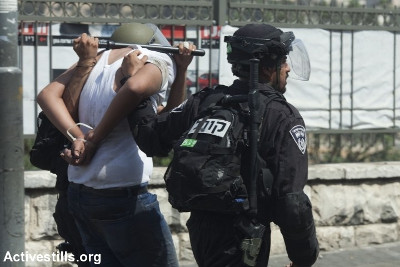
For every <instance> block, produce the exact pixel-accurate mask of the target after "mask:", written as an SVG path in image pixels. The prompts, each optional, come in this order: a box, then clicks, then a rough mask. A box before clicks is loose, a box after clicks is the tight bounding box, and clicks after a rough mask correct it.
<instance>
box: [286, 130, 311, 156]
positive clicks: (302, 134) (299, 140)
mask: <svg viewBox="0 0 400 267" xmlns="http://www.w3.org/2000/svg"><path fill="white" fill-rule="evenodd" d="M290 135H291V136H292V137H293V139H294V141H295V142H296V144H297V146H298V147H299V149H300V151H301V153H303V154H304V153H305V152H306V148H307V136H306V129H305V128H304V126H302V125H296V126H294V127H293V128H292V129H291V130H290Z"/></svg>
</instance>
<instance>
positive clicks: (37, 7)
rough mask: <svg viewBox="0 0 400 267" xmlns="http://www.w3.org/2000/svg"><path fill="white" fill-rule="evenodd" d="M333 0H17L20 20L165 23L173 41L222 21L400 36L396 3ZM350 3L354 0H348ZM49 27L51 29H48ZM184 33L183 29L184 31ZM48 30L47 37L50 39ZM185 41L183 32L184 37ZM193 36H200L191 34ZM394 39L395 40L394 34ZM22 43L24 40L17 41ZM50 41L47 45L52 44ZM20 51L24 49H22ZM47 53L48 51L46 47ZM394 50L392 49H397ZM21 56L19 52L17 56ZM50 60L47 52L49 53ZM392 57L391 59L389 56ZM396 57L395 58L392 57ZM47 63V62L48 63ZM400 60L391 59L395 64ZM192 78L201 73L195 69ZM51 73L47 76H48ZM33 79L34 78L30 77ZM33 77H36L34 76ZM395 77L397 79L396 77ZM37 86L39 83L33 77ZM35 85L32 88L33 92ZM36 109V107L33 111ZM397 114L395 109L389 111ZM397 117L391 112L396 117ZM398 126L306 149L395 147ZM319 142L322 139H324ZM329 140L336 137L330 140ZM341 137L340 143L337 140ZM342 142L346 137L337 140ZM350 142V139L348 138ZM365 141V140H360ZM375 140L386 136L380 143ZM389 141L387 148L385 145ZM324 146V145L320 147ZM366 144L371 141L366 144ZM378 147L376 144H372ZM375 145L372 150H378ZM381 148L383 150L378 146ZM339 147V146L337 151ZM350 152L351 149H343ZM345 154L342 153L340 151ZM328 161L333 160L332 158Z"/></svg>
mask: <svg viewBox="0 0 400 267" xmlns="http://www.w3.org/2000/svg"><path fill="white" fill-rule="evenodd" d="M335 3H336V1H332V2H330V3H328V4H327V5H325V6H322V5H320V2H319V1H318V2H313V1H308V2H307V1H267V0H257V1H256V0H246V1H244V0H199V1H190V0H187V1H182V0H181V1H180V0H175V1H174V0H147V1H143V0H136V1H132V0H114V1H109V0H108V1H105V0H88V1H78V0H59V1H45V0H19V1H18V6H19V7H18V10H19V21H20V22H21V23H24V22H32V23H33V24H34V25H36V26H37V24H39V23H49V24H50V25H51V24H53V23H78V24H91V25H94V24H101V25H117V24H121V23H126V22H132V21H136V22H141V23H147V22H151V23H154V24H157V25H159V26H165V25H169V26H170V27H172V28H171V29H172V30H171V37H170V40H171V41H172V42H174V40H175V39H176V36H175V32H176V31H175V27H182V26H183V27H184V28H186V29H187V28H195V29H196V30H195V32H197V33H198V32H199V30H198V29H200V28H201V27H203V28H204V27H205V28H208V29H209V31H210V32H211V31H212V30H213V27H215V26H221V25H231V26H242V25H244V24H247V23H250V22H252V23H269V24H272V25H274V26H277V27H282V28H317V29H325V30H328V31H331V32H355V31H360V30H385V31H389V32H392V33H393V34H394V35H398V34H399V32H400V10H399V9H398V8H397V7H391V8H388V7H356V6H344V5H340V6H335V5H334V4H335ZM352 3H354V1H353V2H352ZM50 28H51V27H50ZM184 32H185V33H186V32H187V31H184ZM51 34H52V33H51V32H50V33H49V39H51ZM183 38H184V39H186V36H183ZM191 38H194V40H196V39H198V36H195V37H193V36H192V37H191ZM209 38H210V40H209V42H207V44H203V47H202V48H204V45H208V46H209V48H210V50H211V48H212V43H213V42H212V36H211V35H210V37H209ZM394 42H396V38H394ZM33 44H34V47H35V49H36V51H37V49H38V46H39V36H38V33H37V32H35V33H34V42H33ZM21 45H24V40H23V39H21ZM50 45H51V44H50ZM21 51H22V50H21ZM49 51H50V52H49V53H51V49H50V50H49ZM395 52H396V51H395ZM208 56H209V62H210V65H209V70H208V72H209V75H210V76H211V74H212V72H213V70H212V69H211V68H212V67H211V62H212V55H211V53H210V54H209V55H208ZM23 57H24V55H23V54H22V53H21V58H23ZM50 58H51V55H50ZM389 60H392V59H389ZM393 60H394V61H395V60H396V59H393ZM35 63H36V64H33V66H34V73H35V74H37V72H38V67H37V66H38V64H37V62H35ZM50 64H51V63H50ZM396 64H399V63H398V62H393V65H394V66H396ZM195 75H196V76H198V75H199V72H196V73H195ZM51 76H52V74H50V77H51ZM397 76H398V73H394V79H395V80H394V81H393V84H394V88H393V94H395V93H396V88H395V85H396V77H397ZM34 77H37V76H36V75H34ZM34 79H36V78H34ZM397 79H398V78H397ZM33 83H34V84H35V86H36V85H37V81H36V80H35V81H33ZM37 90H38V89H37V87H35V92H36V93H37ZM35 112H37V111H35ZM393 112H394V113H395V112H396V111H395V110H394V111H393ZM396 116H397V115H396V114H394V117H396ZM398 133H399V132H398V129H397V128H390V129H380V130H379V131H378V132H377V131H376V130H363V131H355V130H340V129H339V130H326V131H313V132H312V133H310V135H309V136H310V138H309V147H310V148H311V150H316V151H324V149H322V148H321V145H320V144H321V143H324V144H328V149H325V152H326V151H327V153H328V154H332V150H331V148H332V147H333V146H335V147H336V148H337V147H343V148H345V147H348V146H349V145H350V146H354V144H355V142H359V145H361V147H363V144H365V143H366V141H365V140H367V139H368V140H370V141H371V140H374V141H371V142H372V143H374V142H377V140H378V142H379V143H381V144H384V143H385V145H383V146H380V147H382V148H383V149H385V150H388V149H390V150H392V149H393V148H394V149H395V148H396V147H397V143H396V140H397V139H398ZM364 135H365V136H371V135H373V136H377V137H378V138H375V139H374V138H365V136H364ZM322 140H325V141H324V142H322ZM332 140H336V142H333V141H332ZM337 140H339V141H337ZM340 140H346V141H340ZM349 140H350V141H349ZM363 140H364V141H365V142H364V141H363ZM379 140H384V141H382V142H380V141H379ZM388 140H390V141H389V143H390V144H391V146H389V147H388V146H387V145H386V143H388ZM324 146H325V145H324ZM367 146H369V145H367ZM376 147H379V146H376ZM377 149H378V148H376V149H375V150H377ZM378 150H379V151H381V149H378ZM341 151H343V149H341ZM315 155H316V156H315V160H314V161H315V162H320V161H324V160H323V159H321V156H319V155H320V152H318V153H316V154H315ZM347 155H349V153H347ZM342 156H343V155H342ZM331 160H332V159H331ZM352 160H354V158H353V159H352Z"/></svg>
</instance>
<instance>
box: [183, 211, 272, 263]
mask: <svg viewBox="0 0 400 267" xmlns="http://www.w3.org/2000/svg"><path fill="white" fill-rule="evenodd" d="M235 218H236V217H235V216H233V215H226V214H219V213H213V212H203V211H192V213H191V215H190V218H189V220H188V221H187V227H188V230H189V236H190V243H191V245H192V250H193V255H194V257H195V259H196V262H197V264H198V265H199V267H228V266H229V267H240V266H246V265H244V264H243V251H242V250H241V249H240V244H241V241H242V239H243V237H244V236H243V234H242V233H241V232H240V231H239V230H238V229H237V228H236V227H235V226H234V222H235ZM270 236H271V229H270V228H269V225H267V229H266V231H265V234H264V240H263V243H262V246H261V251H260V254H259V257H258V260H257V265H256V266H260V267H261V266H263V267H265V266H267V265H268V259H269V250H270V243H271V240H270Z"/></svg>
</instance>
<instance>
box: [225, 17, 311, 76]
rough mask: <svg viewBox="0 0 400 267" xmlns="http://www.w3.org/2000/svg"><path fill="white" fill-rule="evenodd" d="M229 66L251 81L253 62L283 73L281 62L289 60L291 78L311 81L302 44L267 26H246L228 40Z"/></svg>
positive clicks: (308, 63) (289, 35)
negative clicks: (251, 61) (250, 72)
mask: <svg viewBox="0 0 400 267" xmlns="http://www.w3.org/2000/svg"><path fill="white" fill-rule="evenodd" d="M224 41H225V42H226V43H227V53H228V62H229V63H231V64H232V71H233V72H234V74H235V75H237V76H239V77H245V78H248V75H249V71H250V69H249V65H250V61H249V60H250V59H252V58H257V59H260V64H261V65H264V66H267V67H274V66H275V67H276V70H277V72H278V73H279V71H280V65H281V62H282V59H283V58H285V57H286V56H287V62H288V64H289V65H290V68H291V72H292V74H291V75H290V76H289V77H292V78H295V79H299V80H308V79H309V77H310V61H309V58H308V53H307V50H306V48H305V46H304V44H303V42H302V41H301V40H299V39H296V38H295V36H294V34H293V32H283V31H282V30H280V29H278V28H275V27H274V26H271V25H268V24H247V25H245V26H243V27H241V28H239V29H238V30H237V31H235V33H234V34H233V36H225V39H224Z"/></svg>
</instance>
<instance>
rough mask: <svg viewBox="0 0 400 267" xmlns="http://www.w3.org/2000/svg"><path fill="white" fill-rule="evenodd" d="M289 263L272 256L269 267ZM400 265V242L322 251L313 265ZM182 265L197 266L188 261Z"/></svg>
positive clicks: (330, 266) (395, 266)
mask: <svg viewBox="0 0 400 267" xmlns="http://www.w3.org/2000/svg"><path fill="white" fill-rule="evenodd" d="M288 263H289V259H288V258H287V256H286V255H274V256H271V257H270V260H269V265H268V266H269V267H284V266H285V265H286V264H288ZM361 266H362V267H400V242H395V243H386V244H382V245H373V246H368V247H363V248H351V249H344V250H343V249H342V250H338V251H331V252H321V253H320V256H319V259H318V260H317V262H316V263H315V264H314V265H313V267H361ZM181 267H197V265H196V264H193V263H186V264H182V265H181Z"/></svg>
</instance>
